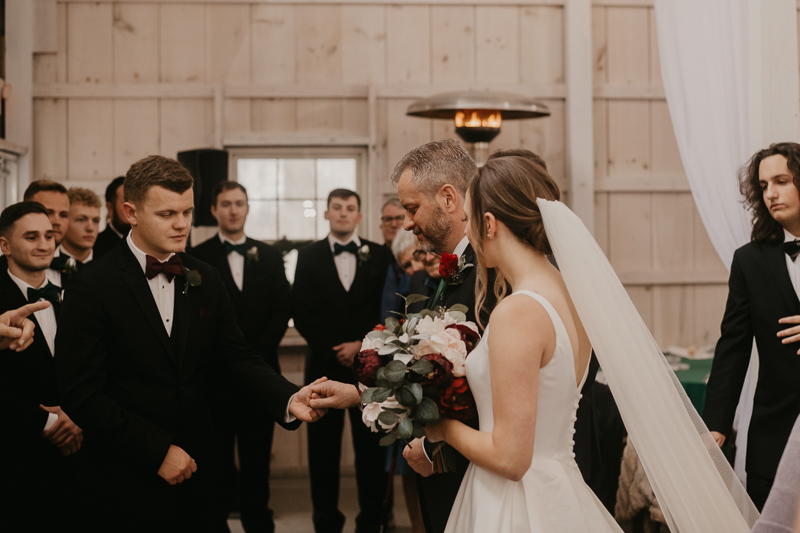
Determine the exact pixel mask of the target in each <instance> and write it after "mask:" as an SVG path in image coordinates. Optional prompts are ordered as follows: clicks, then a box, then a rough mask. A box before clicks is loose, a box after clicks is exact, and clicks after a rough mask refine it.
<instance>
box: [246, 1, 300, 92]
mask: <svg viewBox="0 0 800 533" xmlns="http://www.w3.org/2000/svg"><path fill="white" fill-rule="evenodd" d="M294 9H295V8H294V6H291V5H254V6H253V12H252V24H253V28H252V34H253V50H252V54H251V56H252V58H253V67H252V71H253V83H264V84H279V83H294V81H295V77H294V76H295V36H294V35H295V22H294Z"/></svg>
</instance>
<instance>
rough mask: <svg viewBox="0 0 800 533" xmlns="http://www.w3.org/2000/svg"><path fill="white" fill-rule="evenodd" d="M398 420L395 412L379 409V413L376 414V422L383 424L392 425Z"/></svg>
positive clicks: (398, 417) (398, 416)
mask: <svg viewBox="0 0 800 533" xmlns="http://www.w3.org/2000/svg"><path fill="white" fill-rule="evenodd" d="M399 421H400V415H398V414H397V413H392V412H390V411H381V414H379V415H378V422H380V423H381V424H383V425H384V426H393V425H394V424H397V422H399Z"/></svg>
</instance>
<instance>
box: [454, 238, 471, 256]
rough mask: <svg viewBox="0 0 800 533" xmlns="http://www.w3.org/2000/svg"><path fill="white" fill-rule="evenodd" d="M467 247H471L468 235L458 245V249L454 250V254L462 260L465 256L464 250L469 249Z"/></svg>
mask: <svg viewBox="0 0 800 533" xmlns="http://www.w3.org/2000/svg"><path fill="white" fill-rule="evenodd" d="M467 246H469V239H468V238H467V236H466V235H464V238H463V239H461V242H459V243H458V246H456V249H455V250H453V253H454V254H456V255H457V256H458V257H459V258H460V257H461V256H462V255H463V253H464V250H466V249H467Z"/></svg>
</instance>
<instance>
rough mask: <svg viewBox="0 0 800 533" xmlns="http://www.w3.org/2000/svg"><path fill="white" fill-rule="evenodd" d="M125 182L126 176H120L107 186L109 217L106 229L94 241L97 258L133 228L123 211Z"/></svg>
mask: <svg viewBox="0 0 800 533" xmlns="http://www.w3.org/2000/svg"><path fill="white" fill-rule="evenodd" d="M124 184H125V176H119V177H117V178H114V179H113V180H112V181H111V183H109V184H108V187H106V211H108V219H107V224H106V229H104V230H103V231H102V233H100V235H98V236H97V242H95V243H94V257H95V258H98V257H102V256H103V255H105V254H107V253H108V252H110V251H111V250H112V249H113V248H114V247H115V246H116V245H117V244H118V243H119V241H121V240H122V239H123V238H124V237H125V235H127V234H128V232H129V231H130V230H131V226H130V224H128V221H127V220H125V214H124V213H123V212H122V204H123V203H125V195H124V191H123V185H124Z"/></svg>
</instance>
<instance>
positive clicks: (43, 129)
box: [33, 98, 67, 181]
mask: <svg viewBox="0 0 800 533" xmlns="http://www.w3.org/2000/svg"><path fill="white" fill-rule="evenodd" d="M33 154H34V160H33V179H37V180H38V179H51V180H55V181H63V180H64V179H66V177H67V101H66V100H63V99H58V100H57V99H50V98H48V99H40V100H34V101H33Z"/></svg>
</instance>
